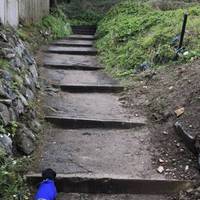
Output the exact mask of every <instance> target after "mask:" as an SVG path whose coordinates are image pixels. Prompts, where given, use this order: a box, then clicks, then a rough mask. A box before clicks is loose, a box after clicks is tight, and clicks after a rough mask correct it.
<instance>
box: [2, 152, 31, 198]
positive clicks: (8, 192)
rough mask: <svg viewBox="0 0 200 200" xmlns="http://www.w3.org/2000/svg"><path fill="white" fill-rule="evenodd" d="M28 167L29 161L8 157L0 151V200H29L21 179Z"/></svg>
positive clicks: (25, 186)
mask: <svg viewBox="0 0 200 200" xmlns="http://www.w3.org/2000/svg"><path fill="white" fill-rule="evenodd" d="M28 165H29V159H27V158H18V159H14V158H12V157H8V156H6V155H5V154H4V151H2V150H1V149H0V199H2V200H28V199H29V197H30V193H29V190H28V187H27V185H26V184H25V181H24V178H23V173H24V171H26V168H27V166H28Z"/></svg>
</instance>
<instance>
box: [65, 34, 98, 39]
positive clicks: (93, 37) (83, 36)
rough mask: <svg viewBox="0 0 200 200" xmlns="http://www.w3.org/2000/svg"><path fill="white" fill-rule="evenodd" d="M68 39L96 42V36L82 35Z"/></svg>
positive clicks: (71, 36)
mask: <svg viewBox="0 0 200 200" xmlns="http://www.w3.org/2000/svg"><path fill="white" fill-rule="evenodd" d="M66 39H71V40H95V39H96V38H95V36H94V35H81V34H74V35H70V36H68V37H67V38H66Z"/></svg>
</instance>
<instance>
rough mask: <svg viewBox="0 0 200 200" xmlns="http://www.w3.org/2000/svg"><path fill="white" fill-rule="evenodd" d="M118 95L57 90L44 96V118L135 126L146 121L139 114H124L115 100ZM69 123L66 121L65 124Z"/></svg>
mask: <svg viewBox="0 0 200 200" xmlns="http://www.w3.org/2000/svg"><path fill="white" fill-rule="evenodd" d="M118 99H119V96H117V95H115V94H109V93H69V92H59V93H57V94H56V95H54V96H51V95H46V96H45V97H44V100H45V102H46V105H45V107H44V111H45V115H46V119H47V120H48V121H51V122H52V121H54V122H55V123H56V124H59V123H60V125H62V124H64V125H67V126H69V125H73V126H74V125H76V123H77V126H78V127H79V126H81V124H82V126H84V127H85V126H86V127H88V126H92V127H93V126H94V127H97V126H100V127H103V126H106V127H112V126H113V127H120V126H122V127H127V128H129V127H135V126H142V125H145V124H146V119H145V118H144V117H142V116H138V115H137V117H135V115H134V114H132V113H130V114H127V110H126V109H125V108H124V107H122V105H121V103H120V102H119V101H118ZM69 123H70V124H69Z"/></svg>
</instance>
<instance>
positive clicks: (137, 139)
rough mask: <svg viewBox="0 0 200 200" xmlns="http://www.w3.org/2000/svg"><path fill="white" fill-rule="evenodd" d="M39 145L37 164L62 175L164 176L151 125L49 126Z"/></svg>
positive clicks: (37, 169) (38, 171)
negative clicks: (154, 160) (154, 159)
mask: <svg viewBox="0 0 200 200" xmlns="http://www.w3.org/2000/svg"><path fill="white" fill-rule="evenodd" d="M44 134H45V141H44V142H43V143H41V145H40V147H38V153H39V154H38V155H40V156H38V158H37V167H36V166H35V165H33V166H34V168H33V169H32V171H33V172H37V173H40V172H41V171H42V170H43V169H44V168H46V167H47V166H48V167H50V168H52V169H54V170H55V171H56V172H57V173H61V174H77V175H78V176H79V175H81V174H85V175H88V174H92V175H93V176H100V177H102V176H117V177H129V178H134V179H141V178H146V179H164V175H162V174H159V173H158V172H157V171H156V169H157V167H154V166H152V155H153V149H152V148H151V145H150V134H151V133H150V132H149V131H148V129H147V128H145V127H143V128H135V129H103V128H101V129H97V128H93V129H91V128H87V129H86V128H85V129H61V128H56V127H53V126H51V125H48V128H47V129H45V130H44Z"/></svg>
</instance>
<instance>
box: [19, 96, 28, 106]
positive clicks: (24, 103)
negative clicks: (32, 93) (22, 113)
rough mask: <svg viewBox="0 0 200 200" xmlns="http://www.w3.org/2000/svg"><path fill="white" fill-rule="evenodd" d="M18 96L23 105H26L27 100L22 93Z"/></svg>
mask: <svg viewBox="0 0 200 200" xmlns="http://www.w3.org/2000/svg"><path fill="white" fill-rule="evenodd" d="M19 98H20V99H21V101H22V103H23V105H24V106H28V102H27V100H26V98H25V97H24V96H23V95H22V94H19Z"/></svg>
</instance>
